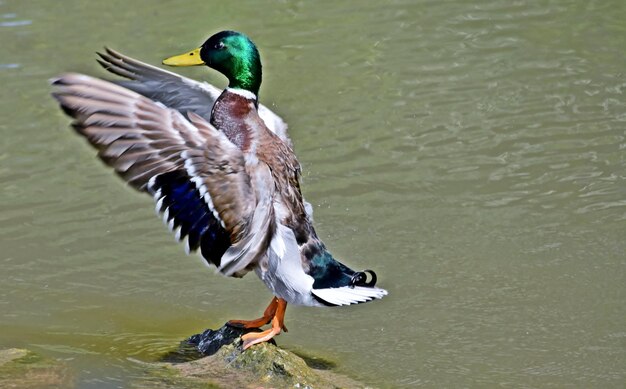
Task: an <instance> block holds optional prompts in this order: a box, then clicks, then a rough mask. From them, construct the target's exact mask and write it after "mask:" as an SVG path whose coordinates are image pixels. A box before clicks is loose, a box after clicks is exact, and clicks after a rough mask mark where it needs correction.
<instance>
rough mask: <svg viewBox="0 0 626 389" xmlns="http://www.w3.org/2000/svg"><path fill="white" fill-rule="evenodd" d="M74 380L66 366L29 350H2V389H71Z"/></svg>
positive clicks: (0, 360) (0, 369) (0, 357)
mask: <svg viewBox="0 0 626 389" xmlns="http://www.w3.org/2000/svg"><path fill="white" fill-rule="evenodd" d="M73 383H74V379H73V377H72V376H71V374H70V372H69V369H68V368H67V366H65V365H64V364H62V363H60V362H58V361H56V360H54V359H49V358H44V357H42V356H41V355H39V354H36V353H34V352H32V351H29V350H24V349H17V348H11V349H6V350H0V388H20V389H22V388H23V389H48V388H71V387H73V386H74V384H73Z"/></svg>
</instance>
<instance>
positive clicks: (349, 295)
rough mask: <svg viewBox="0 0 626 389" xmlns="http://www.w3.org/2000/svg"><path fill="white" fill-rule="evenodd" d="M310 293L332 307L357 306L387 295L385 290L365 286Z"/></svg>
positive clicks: (320, 290)
mask: <svg viewBox="0 0 626 389" xmlns="http://www.w3.org/2000/svg"><path fill="white" fill-rule="evenodd" d="M311 292H312V293H313V294H314V295H315V296H317V297H318V298H320V299H322V300H324V301H326V302H327V303H329V304H333V305H350V304H359V303H364V302H366V301H370V300H373V299H380V298H383V296H386V295H387V291H386V290H385V289H380V288H371V287H365V286H343V287H341V288H325V289H313V290H312V291H311Z"/></svg>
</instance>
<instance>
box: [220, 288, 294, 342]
mask: <svg viewBox="0 0 626 389" xmlns="http://www.w3.org/2000/svg"><path fill="white" fill-rule="evenodd" d="M286 309H287V301H285V300H283V299H281V298H278V297H274V299H272V301H271V302H270V305H269V306H268V307H267V309H266V310H265V312H264V313H263V317H261V318H259V319H256V320H231V321H229V322H228V324H229V325H232V326H235V327H240V328H241V327H243V328H248V329H249V328H259V327H261V326H263V325H265V324H268V323H269V322H271V323H272V327H271V328H270V329H268V330H265V331H262V332H249V333H247V334H245V335H243V336H242V337H241V339H242V340H243V349H244V350H247V349H248V348H250V347H251V346H253V345H255V344H258V343H263V342H267V341H269V340H271V339H272V338H273V337H274V336H276V335H278V334H280V331H281V330H282V331H285V332H287V327H285V323H284V320H285V310H286Z"/></svg>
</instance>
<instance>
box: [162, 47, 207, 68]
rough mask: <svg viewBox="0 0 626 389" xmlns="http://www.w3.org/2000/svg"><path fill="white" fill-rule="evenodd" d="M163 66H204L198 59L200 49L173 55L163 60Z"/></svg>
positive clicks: (200, 59)
mask: <svg viewBox="0 0 626 389" xmlns="http://www.w3.org/2000/svg"><path fill="white" fill-rule="evenodd" d="M163 65H168V66H196V65H204V61H203V60H202V58H200V48H199V47H198V48H197V49H193V50H191V51H189V52H187V53H184V54H180V55H175V56H173V57H169V58H166V59H164V60H163Z"/></svg>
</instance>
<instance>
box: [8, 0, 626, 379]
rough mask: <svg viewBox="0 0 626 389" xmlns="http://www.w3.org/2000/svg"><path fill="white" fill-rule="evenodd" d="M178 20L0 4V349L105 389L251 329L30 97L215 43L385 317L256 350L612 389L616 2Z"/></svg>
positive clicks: (619, 263)
mask: <svg viewBox="0 0 626 389" xmlns="http://www.w3.org/2000/svg"><path fill="white" fill-rule="evenodd" d="M194 3H195V4H193V3H185V5H184V6H181V5H180V4H178V3H171V2H166V1H162V2H159V3H157V2H148V1H140V2H132V3H128V2H120V1H117V2H101V3H83V2H72V1H66V2H62V3H59V4H55V7H50V6H49V5H48V3H47V2H43V1H33V2H20V1H4V2H2V3H0V41H1V42H2V48H3V50H2V51H3V53H4V54H3V57H2V59H0V80H1V81H2V84H3V92H2V94H1V95H0V114H1V117H2V118H3V121H2V123H1V124H0V132H1V134H0V135H1V136H2V143H1V144H2V147H1V148H0V183H1V184H2V185H1V186H0V188H1V189H0V191H1V195H0V196H1V197H0V198H1V199H2V201H1V202H0V211H1V212H0V235H1V236H2V240H1V243H0V253H1V254H0V261H2V269H3V272H2V274H3V277H2V283H0V317H1V319H0V346H2V347H21V346H24V347H29V348H32V349H37V350H39V351H41V352H43V353H44V354H47V355H52V356H55V357H58V358H62V359H64V360H67V361H68V363H69V364H70V365H71V366H72V367H73V368H74V369H75V370H76V371H77V372H78V373H77V374H78V376H79V386H80V387H118V386H120V385H121V386H124V385H126V384H127V383H129V382H131V381H133V380H135V379H137V378H136V377H138V376H141V366H139V365H138V364H137V363H135V362H133V361H132V358H135V359H138V360H149V359H155V358H156V357H158V355H159V354H162V353H165V352H167V351H168V350H169V349H171V348H172V347H174V346H175V345H176V344H177V342H178V341H179V340H180V339H182V338H184V337H185V336H188V335H190V334H193V333H195V332H197V331H199V330H202V329H204V328H206V327H211V326H212V327H216V326H219V325H221V324H222V323H223V322H224V321H226V320H228V319H231V318H248V317H253V316H256V315H257V314H258V313H260V310H261V309H262V307H264V306H265V305H266V303H267V300H269V298H270V294H269V293H268V292H267V291H266V290H265V289H264V287H263V285H262V284H261V283H260V282H258V280H256V279H255V278H254V276H249V277H246V278H245V279H243V280H228V279H224V278H221V277H218V276H215V275H214V274H212V271H211V270H207V269H206V268H205V267H204V266H203V265H202V264H201V261H200V259H199V258H197V257H189V258H187V257H185V255H184V254H183V250H182V248H181V247H178V246H177V245H176V244H174V243H173V239H172V238H171V237H170V236H169V235H168V233H167V231H166V229H165V228H164V227H162V226H160V225H159V221H158V219H157V218H156V217H155V216H154V215H153V212H152V203H151V201H150V199H148V198H145V197H144V196H142V195H140V194H137V193H135V192H133V191H132V190H130V189H128V188H126V187H124V185H123V184H122V183H121V182H120V181H119V180H118V179H117V178H116V177H114V175H113V174H112V173H111V172H109V171H108V170H107V169H106V168H104V167H103V166H101V165H100V164H99V163H98V162H97V160H96V159H95V158H94V155H93V152H92V151H91V150H90V149H89V148H88V147H87V146H86V145H85V144H84V142H83V141H82V140H81V139H79V138H78V137H75V136H74V135H73V134H72V133H71V131H70V130H69V129H68V128H67V127H68V120H67V119H66V118H65V117H62V115H61V114H60V113H59V112H58V109H57V108H56V107H55V105H54V103H53V102H52V100H51V99H50V98H49V96H48V93H49V88H48V85H47V79H49V78H51V77H53V76H54V75H56V74H58V73H60V72H62V71H68V70H72V71H82V72H87V73H90V74H99V75H103V74H104V73H103V72H102V71H101V70H99V69H98V67H97V65H96V64H95V61H93V57H94V55H93V52H94V51H95V50H98V49H100V48H101V47H102V46H103V45H109V46H111V47H113V48H116V49H119V50H121V51H122V52H124V53H127V54H129V55H131V56H134V57H137V58H140V59H143V60H146V61H149V62H151V63H155V64H156V63H158V62H159V61H160V60H161V59H162V58H164V57H166V56H168V55H171V54H173V53H178V52H181V51H182V50H185V49H188V48H189V47H192V46H193V45H195V44H198V43H201V42H202V41H204V39H205V38H206V37H207V36H208V35H210V34H211V33H213V32H215V31H217V30H220V29H224V28H232V29H240V30H242V31H245V32H246V33H248V34H249V35H251V36H252V37H253V39H255V41H257V43H258V45H259V47H260V50H261V53H262V56H263V60H264V73H265V80H264V84H263V86H262V90H261V99H262V100H263V101H264V102H265V104H267V105H269V106H272V107H273V108H275V110H276V111H277V112H279V113H280V114H281V115H283V116H284V117H285V118H286V119H287V121H288V122H289V124H290V131H291V136H292V138H293V139H294V142H295V145H296V151H297V152H298V155H299V158H300V161H301V162H302V164H303V167H304V182H303V187H304V191H305V195H306V197H307V199H308V200H309V201H310V202H311V203H312V204H314V206H315V218H316V222H317V225H318V230H319V231H320V233H321V235H322V237H323V239H324V240H325V242H326V243H327V245H328V246H330V248H331V249H332V250H333V252H335V253H336V254H337V256H338V257H340V258H341V259H342V260H344V261H345V262H346V263H348V264H351V265H352V266H354V267H356V268H373V269H375V270H376V271H377V273H378V275H379V277H380V281H379V282H380V283H381V285H382V286H384V287H385V288H387V289H389V291H390V295H389V296H388V297H387V298H386V299H384V300H382V301H378V302H375V303H371V304H366V305H362V306H359V307H349V308H339V309H312V308H298V307H290V308H289V310H288V313H287V322H288V323H290V324H288V326H289V329H290V332H289V333H288V334H284V335H282V336H280V337H279V338H278V339H277V340H278V342H279V343H280V344H281V345H283V346H285V347H287V348H290V349H293V350H295V351H298V350H306V351H307V354H311V353H313V354H318V355H320V356H323V357H325V358H327V359H331V360H333V361H337V363H338V366H339V369H341V370H343V371H344V372H347V373H349V374H351V375H354V376H356V377H359V378H361V379H362V380H364V381H365V382H368V383H371V385H373V386H380V387H417V386H424V387H461V386H473V387H474V386H475V387H493V386H511V387H519V386H522V387H623V385H624V382H625V381H626V369H625V368H624V366H626V348H625V347H624V342H625V339H626V332H625V331H624V328H626V312H625V310H624V307H623V302H624V300H625V298H626V287H625V286H624V285H626V282H625V281H626V278H625V276H624V266H625V265H626V256H625V255H624V252H625V249H626V244H625V243H624V236H625V235H626V234H625V233H626V224H625V222H626V200H625V199H626V183H625V175H624V172H625V171H626V169H625V167H626V161H625V159H624V157H625V155H626V154H625V150H626V132H625V130H624V128H626V127H625V125H626V103H625V100H624V88H625V87H626V78H625V77H624V65H626V59H625V58H624V54H623V53H624V51H623V48H624V47H626V28H624V23H623V22H622V21H623V20H624V18H625V17H626V9H625V8H624V6H623V5H622V2H618V1H591V2H576V1H562V2H539V1H535V2H512V3H511V2H474V4H469V3H466V2H462V1H456V2H454V1H452V2H430V1H424V2H420V3H416V2H402V1H395V2H387V3H384V4H383V3H380V2H374V1H371V2H359V3H343V4H333V5H332V6H331V5H330V4H327V5H326V6H325V7H319V6H318V5H317V4H309V3H299V2H291V1H287V2H282V3H268V4H264V5H263V6H262V7H259V6H258V5H257V3H249V4H231V3H220V4H206V3H205V2H200V1H198V2H194ZM182 21H184V23H181V22H182ZM181 72H182V73H184V74H186V75H189V76H192V77H195V78H205V79H208V80H211V81H212V82H215V83H218V84H219V85H223V80H222V79H221V78H220V77H219V76H216V75H215V74H213V73H211V72H209V71H207V70H205V69H183V70H181Z"/></svg>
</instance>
